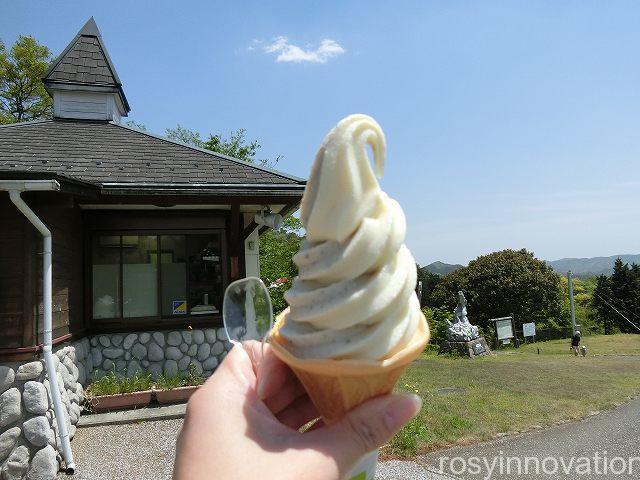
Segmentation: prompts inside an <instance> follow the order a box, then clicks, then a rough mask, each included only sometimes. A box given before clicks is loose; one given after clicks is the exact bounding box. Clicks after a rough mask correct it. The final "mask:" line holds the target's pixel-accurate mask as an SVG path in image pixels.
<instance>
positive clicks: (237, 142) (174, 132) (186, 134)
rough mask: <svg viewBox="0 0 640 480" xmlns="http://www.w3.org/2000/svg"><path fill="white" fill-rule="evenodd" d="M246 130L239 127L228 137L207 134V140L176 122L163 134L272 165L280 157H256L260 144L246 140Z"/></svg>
mask: <svg viewBox="0 0 640 480" xmlns="http://www.w3.org/2000/svg"><path fill="white" fill-rule="evenodd" d="M246 133H247V131H246V130H245V129H244V128H241V129H239V130H236V131H232V132H231V133H230V135H229V137H228V138H226V137H223V136H222V135H219V134H212V133H210V134H209V138H208V139H207V140H203V139H202V137H201V136H200V133H199V132H196V131H194V130H190V129H188V128H185V127H183V126H182V125H180V124H178V125H177V126H176V128H167V129H166V130H165V135H166V136H167V138H169V139H171V140H175V141H178V142H182V143H185V144H187V145H193V146H195V147H199V148H206V149H207V150H211V151H213V152H217V153H221V154H223V155H227V156H229V157H233V158H237V159H238V160H243V161H245V162H249V163H257V164H259V165H262V166H265V167H268V166H274V165H275V164H277V163H278V162H279V161H280V159H281V158H282V156H281V155H278V157H276V158H275V159H274V160H268V159H260V158H257V157H256V156H257V154H258V150H260V144H259V143H258V141H257V140H253V141H248V140H247V139H246Z"/></svg>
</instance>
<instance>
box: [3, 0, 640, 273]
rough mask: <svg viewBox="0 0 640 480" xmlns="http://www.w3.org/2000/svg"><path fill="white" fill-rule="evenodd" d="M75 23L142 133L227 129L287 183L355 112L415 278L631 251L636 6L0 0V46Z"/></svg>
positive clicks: (637, 138) (636, 188)
mask: <svg viewBox="0 0 640 480" xmlns="http://www.w3.org/2000/svg"><path fill="white" fill-rule="evenodd" d="M91 15H93V16H94V17H95V19H96V22H97V23H98V26H99V28H100V29H101V32H102V35H103V38H104V40H105V43H106V45H107V48H108V49H109V52H110V55H111V58H112V60H113V62H114V63H115V65H116V68H117V70H118V73H119V75H120V77H121V80H122V82H123V84H124V88H125V91H126V94H127V97H128V99H129V102H130V104H131V108H132V112H131V117H130V118H132V119H134V120H136V121H138V122H141V123H144V124H145V125H146V126H147V128H148V129H149V130H152V131H154V132H157V133H163V132H164V129H165V128H166V127H172V126H175V125H176V123H180V124H182V125H184V126H187V127H189V128H192V129H195V130H199V131H201V132H203V133H206V132H222V133H228V132H229V131H230V130H232V129H237V128H246V129H247V131H248V135H249V137H251V138H255V139H258V140H259V141H260V142H261V144H262V145H263V149H262V154H263V156H265V157H275V156H277V155H283V156H284V159H283V160H282V161H281V162H280V164H279V165H278V168H279V169H281V170H284V171H287V172H290V173H293V174H296V175H298V176H303V177H306V176H307V174H308V171H309V168H310V165H311V162H312V160H313V157H314V154H315V151H316V149H317V147H318V145H319V143H320V142H321V140H322V138H323V136H324V134H325V133H326V132H327V131H328V130H329V129H330V128H331V127H332V126H333V124H335V123H336V122H337V121H338V120H340V119H341V118H342V117H343V116H345V115H347V114H350V113H356V112H359V113H368V114H370V115H372V116H374V117H375V118H376V119H377V120H378V121H379V123H380V124H381V125H382V127H383V129H384V130H385V132H386V135H387V142H388V158H387V166H386V171H385V176H384V178H383V179H382V186H383V188H384V189H385V190H386V191H387V192H388V193H389V194H390V195H391V196H393V197H395V198H396V199H397V200H398V201H399V202H400V203H401V204H402V206H403V207H404V209H405V213H406V215H407V220H408V233H407V244H408V246H409V247H410V248H411V250H412V251H413V253H414V255H415V257H416V259H417V261H418V262H419V263H421V264H426V263H429V262H431V261H434V260H442V261H446V262H451V263H453V262H456V263H466V262H468V261H469V260H470V259H473V258H475V257H476V256H478V255H480V254H484V253H488V252H491V251H494V250H499V249H503V248H523V247H526V248H528V249H530V250H533V251H534V252H535V253H536V255H537V256H538V257H540V258H544V259H549V260H553V259H557V258H561V257H569V256H571V257H583V256H584V257H587V256H600V255H613V254H619V253H640V215H639V212H638V210H639V209H638V206H639V205H640V134H639V133H640V61H639V60H638V58H639V57H638V46H639V45H640V29H639V28H638V25H640V3H637V2H632V1H627V2H625V1H614V2H595V1H594V2H589V1H528V2H515V1H513V2H507V1H503V2H490V1H486V2H472V1H468V2H463V1H460V2H455V1H439V2H427V1H425V2H422V1H420V2H418V1H415V2H403V1H395V2H387V1H379V2H376V1H372V0H368V1H366V2H365V1H361V2H360V1H350V2H334V1H323V2H299V1H292V2H277V1H274V2H249V1H247V2H214V1H201V2H191V1H181V2H176V1H170V2H169V1H160V0H156V1H154V2H131V1H126V2H125V1H110V2H93V1H81V2H80V1H65V2H44V1H37V2H36V1H13V2H7V3H5V4H4V5H3V12H2V18H1V19H0V38H1V39H2V40H3V41H4V42H5V43H7V44H10V43H12V42H13V41H14V39H15V38H16V36H17V35H19V34H31V35H33V36H35V37H36V38H37V39H38V40H39V41H40V42H41V43H44V44H46V45H47V46H49V48H50V49H51V50H52V51H53V53H54V54H58V53H59V52H60V51H61V50H62V49H63V48H64V47H65V46H66V44H67V43H68V41H69V40H70V39H71V38H72V37H73V36H74V35H75V33H76V32H77V30H78V29H79V28H80V27H81V26H82V25H83V23H84V22H85V21H86V20H87V18H88V17H89V16H91Z"/></svg>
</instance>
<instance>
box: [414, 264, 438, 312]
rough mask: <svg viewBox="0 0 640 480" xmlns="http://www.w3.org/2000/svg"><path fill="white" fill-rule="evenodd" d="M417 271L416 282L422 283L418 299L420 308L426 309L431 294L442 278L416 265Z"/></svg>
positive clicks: (429, 302) (429, 303)
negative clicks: (420, 294)
mask: <svg viewBox="0 0 640 480" xmlns="http://www.w3.org/2000/svg"><path fill="white" fill-rule="evenodd" d="M416 269H417V271H418V282H422V296H421V298H419V300H420V306H422V307H428V306H430V305H431V294H432V293H433V291H434V290H435V289H436V287H437V286H438V284H439V283H440V282H441V281H442V276H440V275H438V274H437V273H431V272H430V271H429V270H427V269H426V267H420V265H416Z"/></svg>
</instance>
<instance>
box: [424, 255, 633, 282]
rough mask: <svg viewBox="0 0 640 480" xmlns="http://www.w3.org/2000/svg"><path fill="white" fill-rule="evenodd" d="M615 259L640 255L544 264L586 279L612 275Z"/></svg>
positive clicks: (435, 266)
mask: <svg viewBox="0 0 640 480" xmlns="http://www.w3.org/2000/svg"><path fill="white" fill-rule="evenodd" d="M616 258H620V259H621V260H622V261H623V262H624V263H629V264H631V263H637V264H640V254H638V255H611V256H610V257H592V258H561V259H559V260H552V261H546V260H545V262H546V263H547V264H548V265H549V266H550V267H551V268H553V269H554V270H555V271H556V272H558V273H560V274H563V275H565V274H566V273H567V272H568V271H569V270H571V272H572V273H573V274H574V275H577V276H582V277H588V276H592V275H602V274H604V275H611V274H612V273H613V264H614V263H615V261H616ZM462 267H463V265H459V264H451V263H444V262H433V263H430V264H429V265H426V266H424V267H422V268H424V269H425V270H427V271H429V272H431V273H437V274H438V275H447V274H448V273H451V272H454V271H456V270H458V269H459V268H462Z"/></svg>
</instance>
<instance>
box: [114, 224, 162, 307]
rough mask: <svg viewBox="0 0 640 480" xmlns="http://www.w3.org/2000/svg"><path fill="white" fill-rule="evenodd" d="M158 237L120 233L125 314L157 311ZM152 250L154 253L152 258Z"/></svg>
mask: <svg viewBox="0 0 640 480" xmlns="http://www.w3.org/2000/svg"><path fill="white" fill-rule="evenodd" d="M157 239H158V237H157V236H155V235H126V236H123V237H122V297H123V314H124V317H125V318H132V317H151V316H156V315H158V265H157V261H156V260H157V258H156V257H157V250H158V241H157ZM152 254H156V256H155V257H153V258H152Z"/></svg>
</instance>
